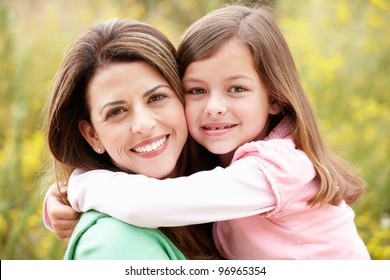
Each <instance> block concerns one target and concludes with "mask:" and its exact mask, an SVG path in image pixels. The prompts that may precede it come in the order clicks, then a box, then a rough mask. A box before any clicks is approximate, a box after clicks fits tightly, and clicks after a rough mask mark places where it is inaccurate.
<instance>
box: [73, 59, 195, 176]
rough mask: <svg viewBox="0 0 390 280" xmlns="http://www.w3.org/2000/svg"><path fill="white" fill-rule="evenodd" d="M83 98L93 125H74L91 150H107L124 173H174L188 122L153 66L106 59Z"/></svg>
mask: <svg viewBox="0 0 390 280" xmlns="http://www.w3.org/2000/svg"><path fill="white" fill-rule="evenodd" d="M87 99H88V105H89V109H90V117H91V123H92V125H91V124H90V123H88V122H86V121H81V122H80V125H79V127H80V130H81V133H82V134H83V136H84V137H85V139H86V140H87V141H88V142H89V144H90V145H91V146H92V148H93V149H94V150H95V151H96V152H100V153H102V152H104V151H107V153H108V154H109V155H110V157H111V159H112V161H113V162H114V164H115V165H116V166H118V167H119V168H120V169H122V170H123V171H126V172H131V173H137V174H144V175H146V176H149V177H153V178H165V177H173V176H175V175H176V174H175V171H176V168H175V167H176V162H177V160H178V158H179V156H180V153H181V151H182V149H183V146H184V144H185V142H186V139H187V135H188V132H187V126H186V121H185V116H184V109H183V105H182V103H181V102H180V100H179V98H178V97H177V95H176V94H175V91H174V90H173V89H172V88H171V87H170V85H169V83H168V82H167V81H166V80H165V79H164V78H163V76H162V75H161V74H160V73H159V72H158V71H156V70H155V69H154V68H153V67H152V66H150V65H149V64H147V63H146V62H140V61H136V62H117V63H111V64H109V65H107V66H105V67H103V68H101V69H99V70H98V71H97V72H96V73H95V74H94V76H93V77H92V79H91V80H90V82H89V84H88V87H87ZM99 148H100V149H101V151H99Z"/></svg>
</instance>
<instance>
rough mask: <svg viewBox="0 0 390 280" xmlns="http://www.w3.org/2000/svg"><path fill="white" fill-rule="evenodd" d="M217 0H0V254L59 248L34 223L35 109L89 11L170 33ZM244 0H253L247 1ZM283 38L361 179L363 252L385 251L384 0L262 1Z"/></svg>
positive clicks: (40, 181)
mask: <svg viewBox="0 0 390 280" xmlns="http://www.w3.org/2000/svg"><path fill="white" fill-rule="evenodd" d="M226 2H227V1H205V0H204V1H202V0H200V1H195V0H187V1H181V0H171V1H167V0H160V1H157V0H144V1H141V0H121V1H120V0H111V1H109V0H107V1H104V0H78V1H76V0H74V1H71V0H69V1H66V0H50V1H47V0H18V1H12V0H9V1H7V0H0V101H1V102H0V112H1V113H0V258H1V259H3V260H4V259H30V260H31V259H38V260H40V259H61V258H62V256H63V253H64V250H65V245H64V244H62V243H61V242H60V241H58V240H57V239H56V237H55V236H54V234H52V233H51V232H49V231H48V230H46V229H45V228H44V226H43V223H42V218H41V217H42V210H41V208H42V201H43V197H44V194H45V192H46V189H47V188H48V186H49V185H50V184H51V182H48V181H47V179H46V178H47V176H45V168H46V167H47V165H48V162H49V160H50V158H49V155H48V154H49V153H48V149H47V145H46V142H45V139H44V137H43V134H42V123H41V122H42V120H41V111H42V108H43V106H44V103H45V101H46V100H47V98H48V94H49V92H50V89H51V86H52V82H53V77H54V74H55V72H56V70H57V68H58V66H59V64H60V62H61V60H62V58H63V57H64V53H65V51H66V49H67V47H68V46H69V44H70V43H71V42H72V40H73V39H74V38H75V37H76V36H77V35H78V34H79V33H81V32H82V31H83V30H84V29H85V28H86V27H88V26H89V25H91V24H92V23H94V22H95V21H97V20H101V19H108V18H112V17H119V18H122V17H126V18H134V19H138V20H141V21H144V22H147V23H149V24H152V25H153V26H155V27H157V28H159V29H160V30H162V31H163V32H164V33H165V34H167V35H168V37H169V38H170V39H171V40H172V41H173V42H174V43H175V45H177V44H178V42H179V40H180V36H181V34H182V32H183V31H184V30H185V28H186V27H187V26H188V25H189V24H191V23H192V22H193V21H195V20H196V19H198V18H200V17H201V16H203V15H204V14H206V13H207V12H209V11H211V10H213V9H215V8H217V7H220V6H221V5H223V4H224V3H226ZM252 2H256V1H252ZM265 4H266V5H271V6H272V7H273V8H274V11H275V17H276V18H277V21H278V22H279V24H280V26H281V28H282V31H283V32H284V34H285V36H286V39H287V41H288V43H289V45H290V48H291V51H292V53H293V55H294V58H295V60H296V64H297V66H298V69H299V72H300V75H301V79H302V82H303V84H304V87H305V89H306V91H307V94H308V95H309V98H310V100H311V101H312V104H313V106H314V109H315V111H316V113H317V116H318V119H319V123H320V127H321V129H322V131H323V133H324V136H325V138H326V140H327V141H328V143H329V144H330V145H331V146H332V147H333V148H334V149H335V150H337V151H338V152H339V153H341V154H342V155H343V156H344V157H346V158H347V159H348V160H349V161H350V162H351V163H353V164H354V165H355V166H357V167H358V168H359V169H360V170H361V172H362V175H363V176H364V178H365V179H366V180H367V182H368V186H369V188H368V190H367V192H366V194H365V195H364V196H363V198H362V199H361V200H360V201H359V202H358V203H357V204H356V205H354V209H355V211H356V219H355V221H356V224H357V226H358V230H359V233H360V235H361V237H362V239H363V240H364V242H365V243H366V245H367V247H368V250H369V252H370V254H371V257H372V258H373V259H390V159H389V156H390V141H389V139H390V137H389V135H390V110H389V109H390V77H389V75H390V20H389V19H390V2H389V1H388V0H310V1H308V0H306V1H305V0H295V1H289V0H275V1H266V2H265Z"/></svg>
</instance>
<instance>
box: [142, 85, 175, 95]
mask: <svg viewBox="0 0 390 280" xmlns="http://www.w3.org/2000/svg"><path fill="white" fill-rule="evenodd" d="M162 87H166V88H169V89H171V87H170V86H168V85H164V84H160V85H157V86H155V87H153V88H151V89H149V90H147V91H146V92H145V93H144V94H143V97H148V96H149V95H151V94H152V93H153V92H155V91H156V90H158V89H159V88H162Z"/></svg>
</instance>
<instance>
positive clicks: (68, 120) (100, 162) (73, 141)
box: [45, 19, 218, 259]
mask: <svg viewBox="0 0 390 280" xmlns="http://www.w3.org/2000/svg"><path fill="white" fill-rule="evenodd" d="M175 55H176V50H175V48H174V46H173V45H172V43H171V42H170V41H169V40H168V38H167V37H166V36H165V35H164V34H162V33H161V32H159V31H158V30H156V29H155V28H153V27H151V26H150V25H147V24H144V23H141V22H138V21H134V20H125V19H122V20H121V19H112V20H109V21H104V22H100V23H97V24H96V25H94V26H92V27H90V28H89V29H87V30H86V31H85V32H84V33H83V34H81V35H80V37H78V38H77V39H76V40H75V41H74V42H73V44H72V45H71V46H70V48H69V50H68V52H67V54H66V56H65V58H64V60H63V62H62V64H61V65H60V67H59V70H58V71H57V74H56V76H55V81H54V86H53V89H52V92H51V95H50V98H49V101H48V104H47V107H46V109H45V110H46V124H45V129H46V136H47V141H48V144H49V148H50V151H51V153H52V155H53V158H54V170H55V171H54V172H55V174H56V177H57V178H58V180H62V181H67V180H68V178H69V176H70V174H71V172H72V171H73V170H74V168H76V167H78V168H84V169H86V170H93V169H109V170H113V171H116V170H118V168H117V167H116V166H115V165H114V164H113V163H112V161H111V159H110V157H109V155H108V154H107V153H104V154H103V155H101V154H97V153H95V152H94V150H93V149H92V148H91V147H90V145H89V144H88V142H87V141H86V140H85V139H84V137H83V136H82V134H81V132H80V131H79V128H78V124H79V122H80V121H81V120H86V121H88V122H90V112H89V108H88V106H87V97H86V88H87V86H88V83H89V81H90V79H91V78H92V76H93V75H94V73H95V72H96V71H97V70H98V69H99V68H101V67H104V66H105V65H107V64H109V63H112V62H117V61H121V62H132V61H139V60H141V61H145V62H147V63H149V64H150V65H152V66H153V67H154V68H155V69H156V70H157V71H158V72H160V73H161V74H162V75H163V76H164V78H165V79H166V80H167V82H168V83H169V84H170V86H171V87H172V89H173V90H174V91H175V93H176V95H177V96H179V98H180V100H181V101H182V102H183V98H182V95H181V91H182V90H181V81H180V78H179V74H178V68H177V64H176V60H175ZM187 146H188V145H187V144H186V146H185V147H184V149H183V152H182V154H181V156H180V158H179V160H178V163H177V164H178V167H179V174H181V175H184V174H186V173H188V164H186V162H187V161H189V159H188V157H189V151H188V147H187ZM162 231H163V232H164V233H165V234H166V235H167V236H168V237H169V238H170V239H171V240H172V242H173V243H175V245H176V246H177V247H178V248H179V249H180V250H181V251H182V252H183V254H184V255H185V256H186V257H187V258H189V259H193V258H196V259H210V258H216V257H217V256H218V254H217V253H216V252H217V251H216V249H215V246H214V243H213V241H212V238H211V231H210V225H198V226H190V227H177V228H164V229H162Z"/></svg>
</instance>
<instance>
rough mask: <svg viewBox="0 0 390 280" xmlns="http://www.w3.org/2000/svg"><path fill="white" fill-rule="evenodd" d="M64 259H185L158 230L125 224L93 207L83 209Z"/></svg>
mask: <svg viewBox="0 0 390 280" xmlns="http://www.w3.org/2000/svg"><path fill="white" fill-rule="evenodd" d="M64 259H65V260H83V259H84V260H85V259H89V260H185V259H186V258H185V256H184V255H183V253H181V252H180V251H179V249H178V248H177V247H176V246H175V245H174V244H173V243H172V242H171V241H170V240H169V239H168V238H167V237H166V236H165V235H164V234H163V233H162V232H161V231H160V230H159V229H150V228H140V227H136V226H133V225H129V224H126V223H124V222H122V221H119V220H117V219H114V218H113V217H111V216H108V215H106V214H102V213H100V212H96V211H88V212H86V213H84V214H83V215H82V216H81V218H80V220H79V222H78V224H77V226H76V228H75V230H74V232H73V235H72V237H71V238H70V240H69V244H68V248H67V249H66V252H65V256H64Z"/></svg>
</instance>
